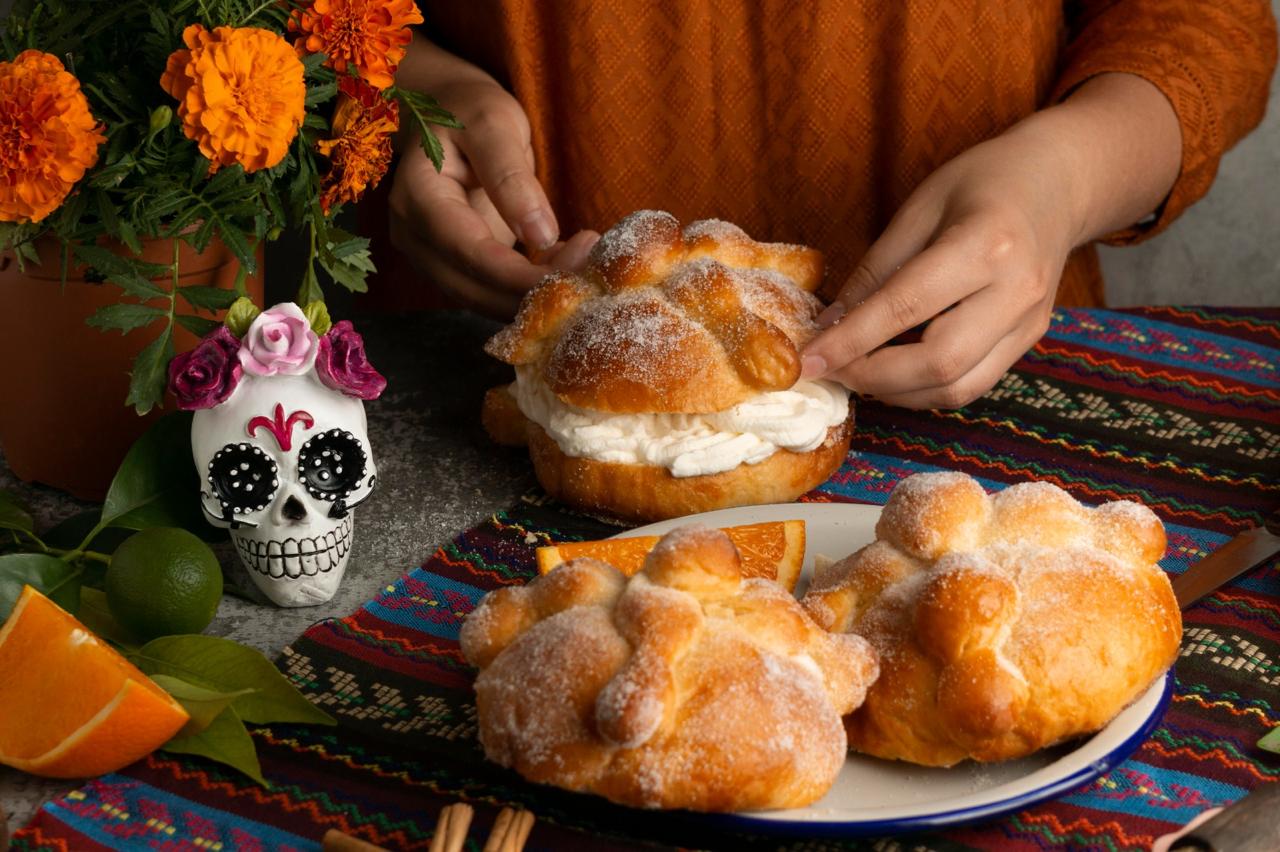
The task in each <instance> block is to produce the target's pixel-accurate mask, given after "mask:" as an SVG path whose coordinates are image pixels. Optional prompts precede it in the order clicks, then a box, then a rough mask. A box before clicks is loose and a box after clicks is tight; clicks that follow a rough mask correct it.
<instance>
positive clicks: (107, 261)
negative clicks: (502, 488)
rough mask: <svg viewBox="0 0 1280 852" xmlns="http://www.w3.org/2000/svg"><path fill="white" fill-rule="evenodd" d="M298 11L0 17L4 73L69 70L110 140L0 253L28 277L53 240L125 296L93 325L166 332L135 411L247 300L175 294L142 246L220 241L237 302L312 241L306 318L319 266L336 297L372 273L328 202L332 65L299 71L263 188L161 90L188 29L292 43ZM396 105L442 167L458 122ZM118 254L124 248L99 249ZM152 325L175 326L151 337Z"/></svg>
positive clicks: (248, 1) (207, 3)
mask: <svg viewBox="0 0 1280 852" xmlns="http://www.w3.org/2000/svg"><path fill="white" fill-rule="evenodd" d="M303 5H306V4H305V3H303V2H301V0H15V2H14V4H13V8H12V11H11V13H10V16H9V17H8V18H7V19H0V59H4V60H10V59H12V58H14V57H15V56H16V55H17V54H18V53H21V52H22V51H23V50H26V49H36V50H42V51H45V52H47V53H51V54H53V55H54V56H57V57H59V58H60V59H61V60H62V61H63V63H64V65H66V66H67V70H68V71H71V72H72V73H73V74H75V75H76V77H77V78H78V79H79V80H80V83H81V88H82V90H83V91H84V93H85V97H86V98H88V101H89V106H90V110H91V112H92V113H93V115H94V116H95V117H96V118H97V119H98V120H99V121H101V122H102V124H103V132H104V133H105V135H106V137H107V138H106V142H105V143H104V144H103V145H102V147H101V148H100V149H99V159H98V163H97V165H95V166H94V168H92V169H91V170H90V171H89V172H88V173H87V174H86V175H85V178H84V179H83V180H82V181H81V183H80V185H79V186H78V187H77V188H76V189H75V190H73V191H72V193H71V195H69V196H68V197H67V199H66V200H65V201H64V202H63V203H62V205H61V206H60V207H59V208H58V209H57V210H56V211H54V212H53V213H52V214H50V215H49V216H48V217H47V218H46V219H45V220H44V221H42V222H39V223H35V224H12V223H2V222H0V251H4V250H7V249H11V250H13V251H14V253H15V254H16V256H17V260H18V262H19V264H23V265H25V264H26V263H31V262H36V261H37V257H36V253H35V251H34V249H33V248H32V241H33V240H35V239H36V238H38V237H40V236H43V235H46V234H48V235H52V236H54V237H56V238H57V239H58V240H59V241H60V242H61V243H62V244H63V246H64V250H63V258H64V262H65V261H73V260H74V261H76V262H78V263H80V264H83V265H85V266H87V267H89V269H90V275H91V277H95V280H106V281H107V282H109V283H111V284H113V285H115V286H117V287H119V288H120V290H121V301H120V304H117V305H112V306H109V307H108V308H106V309H103V310H101V311H99V312H98V313H97V314H95V315H94V317H93V318H92V319H91V320H90V324H91V325H95V326H98V327H101V328H104V329H117V330H120V331H121V332H128V331H130V330H132V329H141V328H143V327H144V326H145V327H148V328H152V329H154V328H161V329H162V330H161V331H160V333H159V337H157V338H155V339H154V340H152V342H151V344H150V345H148V346H147V347H146V349H144V350H143V352H142V354H141V355H139V357H138V361H137V363H136V364H135V365H134V370H133V373H132V376H133V380H132V386H131V388H130V393H129V400H128V401H129V404H131V405H134V406H136V407H137V409H138V410H139V411H140V412H145V411H147V410H148V409H150V408H152V407H153V406H155V405H158V404H159V403H160V400H161V396H162V393H163V388H164V381H165V368H166V365H167V362H168V359H169V358H170V357H172V353H173V339H172V338H173V326H174V324H175V323H178V324H181V325H182V326H183V327H185V328H187V329H189V330H191V331H193V332H197V333H200V330H202V329H206V330H207V329H210V328H212V327H213V326H212V324H211V322H210V320H209V318H208V317H207V316H200V315H199V314H200V312H201V311H208V312H212V311H216V310H218V309H220V308H223V307H225V306H226V304H227V303H229V302H230V301H231V300H232V299H233V298H234V296H235V295H236V293H227V294H221V293H219V294H215V293H212V292H209V290H210V288H190V287H188V288H182V289H180V290H178V291H177V293H176V294H175V293H174V292H173V290H174V287H175V286H176V283H177V269H176V262H177V253H176V252H175V253H174V265H156V264H149V263H144V262H142V261H141V260H140V259H139V257H138V255H140V254H141V253H142V249H143V241H144V240H148V239H165V238H175V239H177V240H181V241H182V242H185V243H187V244H188V245H190V246H191V247H192V248H193V249H194V250H195V251H197V252H202V251H204V250H205V249H206V248H207V247H208V246H209V245H210V243H211V242H213V241H214V240H215V239H219V240H221V242H222V243H223V244H224V245H226V247H227V248H228V249H229V250H230V252H231V253H232V254H233V255H234V256H235V257H236V259H237V260H238V261H239V264H240V273H239V277H238V278H237V281H236V290H237V291H238V292H240V293H242V292H243V290H244V280H245V276H246V275H250V274H254V273H255V272H256V271H257V267H258V262H257V254H258V248H259V247H260V246H262V245H263V244H264V243H265V242H267V241H269V240H272V239H275V238H276V237H277V236H279V234H281V233H282V232H283V231H284V230H285V229H286V228H306V229H307V230H308V231H309V233H310V236H311V241H312V245H313V247H314V251H313V252H312V254H311V261H310V263H309V264H308V268H307V271H306V273H305V276H304V280H303V282H302V286H301V288H300V292H299V297H298V301H299V303H300V304H306V303H307V302H310V301H315V300H319V299H322V298H323V291H322V288H321V281H320V278H319V276H318V275H317V272H316V269H315V265H316V264H317V263H318V264H319V266H320V267H321V268H322V269H323V270H324V271H325V272H326V273H327V274H328V277H329V279H331V280H332V281H333V282H334V283H336V284H338V285H339V286H342V287H345V288H347V289H349V290H353V291H364V290H365V289H366V285H365V278H366V276H367V275H368V273H370V272H372V271H373V270H374V267H373V263H372V261H371V260H370V258H369V250H368V249H369V245H368V240H365V239H363V238H360V237H355V236H353V235H351V234H347V233H345V232H343V231H341V230H338V229H337V228H335V227H333V226H332V224H331V223H330V220H329V218H327V217H326V216H325V214H324V213H323V212H322V211H321V209H320V206H319V204H318V201H317V199H318V198H319V192H320V182H321V178H322V176H323V175H324V173H325V171H326V170H327V168H328V164H327V162H326V161H325V160H324V158H318V157H317V155H316V154H315V147H314V146H315V142H316V140H317V139H321V138H324V137H325V136H327V135H328V133H329V132H330V130H329V120H328V116H329V113H330V112H331V106H330V105H331V103H332V102H333V100H334V98H335V95H336V93H337V91H338V79H337V75H336V74H335V73H334V71H333V70H332V69H330V68H328V67H326V66H325V65H324V64H323V63H324V60H325V57H324V56H323V55H322V54H315V55H310V56H307V57H305V58H304V59H303V60H302V62H303V66H304V69H305V80H306V84H307V95H306V105H307V110H308V112H307V114H306V118H305V121H304V123H303V126H302V127H301V128H300V129H299V133H298V136H297V139H296V140H295V142H294V144H293V145H292V146H290V149H289V153H288V155H287V156H286V157H285V158H284V160H282V161H281V162H280V163H278V164H277V165H275V166H273V167H271V168H269V169H263V170H260V171H258V172H255V173H253V174H246V173H245V171H244V169H243V168H242V167H240V166H239V165H236V166H230V167H223V168H220V169H218V170H216V171H214V172H213V173H212V174H211V173H210V166H211V164H210V162H209V160H208V159H206V158H205V157H204V156H203V155H202V154H201V153H200V151H199V148H198V147H197V145H196V143H195V142H193V141H191V140H189V139H187V137H186V136H185V135H184V133H183V131H182V126H181V120H180V118H179V117H178V115H177V111H178V109H177V108H178V104H177V102H176V101H175V100H174V99H173V98H172V97H170V96H169V94H168V93H166V92H165V91H164V90H163V89H162V88H161V86H160V76H161V74H162V73H163V71H164V69H165V67H166V64H167V62H168V59H169V56H170V55H171V54H172V53H173V52H174V51H175V50H179V49H182V48H183V47H184V44H183V41H182V33H183V31H184V30H185V29H186V27H188V26H189V25H191V24H203V25H204V26H205V27H207V28H210V29H212V28H213V27H217V26H236V27H244V26H250V27H262V28H265V29H269V30H272V31H273V32H276V33H278V34H281V35H283V36H284V37H285V38H288V37H289V34H288V33H287V22H288V19H289V16H290V14H292V12H293V10H295V9H297V8H299V7H301V6H303ZM387 97H395V98H397V99H398V100H399V101H400V103H401V105H402V106H401V109H402V116H404V120H407V121H409V122H411V123H412V124H413V126H414V127H415V128H417V129H418V132H419V134H420V135H421V137H422V140H423V141H422V145H423V147H424V149H425V150H427V151H428V153H429V154H430V155H431V157H432V159H433V161H434V162H435V163H436V166H437V168H438V167H439V165H440V161H441V156H442V149H441V148H440V145H439V142H438V141H437V140H436V139H435V137H434V135H432V133H431V132H430V129H429V126H430V125H432V124H436V125H443V126H449V127H456V126H458V125H457V123H456V122H455V121H454V120H453V117H452V116H451V115H449V114H448V113H447V112H445V111H444V110H443V109H441V108H440V106H439V105H438V104H437V103H436V102H435V101H434V100H432V99H431V98H430V97H427V96H426V95H420V94H417V93H414V92H405V91H401V90H399V89H394V88H393V89H392V90H389V91H388V92H387ZM336 212H337V211H336V209H335V210H331V211H329V214H330V216H332V215H333V214H334V213H336ZM108 243H116V244H118V245H120V246H123V247H124V249H125V250H123V251H116V252H113V251H110V250H108V249H106V248H102V247H101V246H103V245H106V244H108ZM65 275H66V269H65V267H64V269H63V276H64V279H65ZM143 302H146V303H147V304H146V305H143V304H141V303H143ZM166 303H167V305H166ZM188 308H189V309H190V312H184V311H185V310H186V309H188ZM180 309H182V310H181V311H180ZM156 320H164V321H165V322H163V323H158V324H156V325H154V326H153V325H152V323H155V321H156ZM137 333H139V334H141V333H152V332H142V331H138V332H137Z"/></svg>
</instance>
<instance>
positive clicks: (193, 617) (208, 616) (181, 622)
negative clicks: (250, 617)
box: [105, 527, 222, 639]
mask: <svg viewBox="0 0 1280 852" xmlns="http://www.w3.org/2000/svg"><path fill="white" fill-rule="evenodd" d="M105 591H106V593H107V605H108V606H109V607H110V608H111V614H112V615H113V616H115V618H116V621H119V622H120V623H121V624H122V625H123V626H124V627H126V628H127V629H129V630H131V631H133V632H134V633H135V634H137V635H138V637H139V638H142V639H154V638H155V637H157V636H170V635H172V634H175V633H200V632H202V631H203V630H204V629H205V628H206V627H208V626H209V622H210V621H213V614H214V613H215V612H216V611H217V609H218V601H220V600H221V599H222V569H221V568H220V567H219V566H218V558H217V557H216V556H214V555H213V551H212V550H210V549H209V545H207V544H205V543H204V542H203V541H201V540H200V539H199V538H197V537H196V536H194V535H192V534H191V533H189V532H187V531H186V530H181V529H175V528H172V527H154V528H152V529H148V530H143V531H142V532H138V533H134V534H133V535H131V536H129V537H128V538H127V539H125V540H124V542H123V543H122V544H121V545H120V546H119V547H118V548H116V552H115V553H114V554H113V555H112V557H111V565H110V566H109V567H108V568H107V577H106V584H105Z"/></svg>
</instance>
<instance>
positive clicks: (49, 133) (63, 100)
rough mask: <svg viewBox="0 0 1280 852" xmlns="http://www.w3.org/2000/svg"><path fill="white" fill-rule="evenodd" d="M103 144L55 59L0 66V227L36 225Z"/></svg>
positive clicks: (34, 55)
mask: <svg viewBox="0 0 1280 852" xmlns="http://www.w3.org/2000/svg"><path fill="white" fill-rule="evenodd" d="M105 140H106V137H105V136H103V135H102V125H100V124H99V123H98V122H97V121H95V120H94V118H93V115H92V114H90V112H89V101H88V100H86V99H85V96H84V93H83V92H81V91H80V81H79V80H77V79H76V78H75V77H74V76H72V75H71V74H69V73H68V72H67V70H66V69H65V68H63V67H62V63H61V62H60V61H58V58H57V57H56V56H51V55H50V54H48V53H41V52H40V51H38V50H25V51H23V52H22V53H20V54H18V57H17V58H16V59H14V60H13V61H12V62H0V222H39V221H40V220H41V219H43V218H44V217H46V216H48V215H49V214H50V213H52V212H53V211H54V210H57V209H58V205H59V204H61V203H62V200H63V199H64V198H66V197H67V194H68V193H70V192H71V187H73V186H74V185H75V183H76V181H78V180H80V178H82V177H84V173H85V172H86V171H88V170H89V169H91V168H93V165H94V163H96V162H98V146H99V145H101V144H102V143H103V142H104V141H105Z"/></svg>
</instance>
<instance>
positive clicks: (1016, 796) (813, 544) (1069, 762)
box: [618, 503, 1172, 836]
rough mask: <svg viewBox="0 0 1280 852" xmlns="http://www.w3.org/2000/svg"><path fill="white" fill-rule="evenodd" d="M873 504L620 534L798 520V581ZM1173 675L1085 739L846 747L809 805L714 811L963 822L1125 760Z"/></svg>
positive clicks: (741, 822) (907, 826)
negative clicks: (991, 755)
mask: <svg viewBox="0 0 1280 852" xmlns="http://www.w3.org/2000/svg"><path fill="white" fill-rule="evenodd" d="M879 516H880V507H879V506H867V505H862V504H852V503H790V504H785V505H772V506H747V507H742V508H737V509H722V510H720V511H718V512H707V513H705V514H701V515H692V516H689V517H685V518H676V519H673V520H670V521H662V522H661V523H657V524H650V525H649V526H647V527H641V528H639V529H636V530H631V531H628V532H626V533H623V534H622V535H621V536H618V537H619V538H622V537H627V536H633V535H661V534H662V533H665V532H668V531H670V530H672V529H674V528H676V527H678V526H681V525H683V524H688V523H702V524H706V525H707V526H712V527H727V526H736V525H738V524H754V523H761V522H764V521H784V520H791V519H800V520H803V521H804V522H805V538H806V547H805V561H804V572H803V573H802V574H801V579H800V585H799V587H798V589H797V591H799V592H801V593H802V592H803V589H804V587H805V586H806V585H807V583H808V578H809V577H810V576H812V572H813V557H814V555H815V554H823V555H824V556H828V557H831V558H833V559H840V558H842V557H844V556H846V555H848V554H850V553H852V552H853V551H855V550H857V549H858V548H860V547H862V546H863V545H865V544H869V543H870V542H872V541H874V540H875V524H876V519H877V518H879ZM1171 684H1172V681H1171V680H1170V678H1169V677H1164V678H1161V679H1160V680H1158V681H1156V682H1155V683H1154V684H1152V686H1151V688H1150V689H1148V690H1147V691H1146V692H1145V693H1143V694H1142V695H1141V696H1140V697H1139V698H1138V700H1137V701H1135V702H1134V703H1133V704H1132V705H1130V706H1129V707H1128V708H1127V709H1126V710H1125V711H1124V712H1123V713H1121V714H1120V715H1119V716H1117V717H1116V718H1115V719H1114V720H1113V721H1112V722H1111V724H1110V725H1108V726H1107V727H1106V728H1104V729H1102V730H1101V731H1099V732H1098V733H1097V734H1095V735H1093V736H1092V737H1090V738H1088V739H1085V740H1076V741H1073V742H1071V743H1067V744H1064V745H1061V746H1058V747H1056V748H1052V749H1046V750H1044V751H1041V752H1038V753H1036V754H1034V755H1032V756H1030V757H1027V758H1023V759H1022V760H1015V761H1009V762H1006V763H998V764H976V763H973V762H971V761H968V762H965V763H963V764H960V765H959V766H955V767H952V768H950V769H934V768H928V767H922V766H914V765H912V764H907V763H899V762H894V761H886V760H879V759H876V758H871V757H865V756H862V755H854V754H850V756H849V758H848V760H846V761H845V765H844V769H843V770H841V772H840V775H839V777H838V778H837V779H836V783H835V785H834V786H833V787H832V788H831V790H830V791H829V792H828V793H827V795H826V796H824V797H823V798H822V799H820V800H818V801H817V802H815V803H814V804H813V805H811V806H810V807H807V808H796V809H792V810H782V811H758V812H751V813H741V814H729V815H712V816H708V817H706V819H708V820H712V821H714V822H717V823H721V824H723V825H724V826H725V827H726V828H730V827H731V828H734V829H738V830H742V831H751V832H763V833H783V834H803V835H810V836H812V835H839V836H854V835H882V834H892V833H896V832H905V831H917V830H920V829H925V828H936V827H939V826H945V825H956V824H968V823H973V822H978V821H980V820H984V819H988V818H991V817H995V816H999V815H1001V814H1006V813H1010V812H1013V811H1017V810H1021V809H1023V808H1026V807H1029V806H1031V805H1033V804H1036V803H1037V802H1042V801H1044V800H1046V799H1051V798H1054V797H1055V796H1061V795H1064V794H1066V793H1069V792H1071V791H1072V790H1075V789H1078V788H1079V787H1081V786H1082V785H1084V784H1087V783H1088V782H1090V781H1092V780H1093V779H1095V778H1097V777H1098V776H1100V775H1103V774H1105V773H1106V772H1108V771H1110V770H1111V768H1112V767H1114V766H1116V765H1118V764H1119V763H1121V762H1122V761H1124V760H1125V759H1126V758H1127V757H1128V756H1129V755H1130V754H1132V753H1133V752H1134V751H1135V750H1136V749H1137V748H1138V746H1139V745H1141V744H1142V742H1143V741H1144V740H1145V739H1146V738H1147V737H1148V736H1149V735H1150V734H1151V731H1152V730H1153V729H1154V728H1155V726H1156V725H1157V723H1158V722H1159V721H1160V718H1161V716H1163V715H1164V710H1165V707H1166V706H1168V703H1169V692H1170V689H1171Z"/></svg>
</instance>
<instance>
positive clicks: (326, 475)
mask: <svg viewBox="0 0 1280 852" xmlns="http://www.w3.org/2000/svg"><path fill="white" fill-rule="evenodd" d="M364 471H365V454H364V447H362V446H361V445H360V440H359V439H358V438H356V436H355V435H352V434H351V433H350V432H347V431H345V430H343V429H330V430H329V431H328V432H321V433H320V434H319V435H316V436H315V437H314V438H312V439H311V440H309V441H307V442H306V443H305V444H303V445H302V449H301V450H299V451H298V478H299V479H301V480H302V484H303V485H305V486H306V488H307V491H308V492H310V494H311V496H312V497H315V498H316V499H318V500H328V501H329V502H333V501H336V500H344V499H346V497H347V495H349V494H351V492H353V491H355V490H356V489H357V488H359V487H360V481H361V480H362V479H363V478H364Z"/></svg>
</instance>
